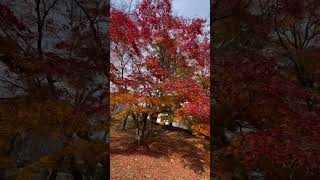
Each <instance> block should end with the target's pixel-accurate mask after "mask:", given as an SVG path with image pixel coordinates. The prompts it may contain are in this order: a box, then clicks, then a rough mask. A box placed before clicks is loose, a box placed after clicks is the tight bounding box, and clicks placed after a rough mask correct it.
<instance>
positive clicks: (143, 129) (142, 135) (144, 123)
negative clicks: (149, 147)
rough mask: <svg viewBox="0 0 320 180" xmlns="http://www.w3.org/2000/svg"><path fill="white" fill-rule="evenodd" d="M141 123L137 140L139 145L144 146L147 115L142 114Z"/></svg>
mask: <svg viewBox="0 0 320 180" xmlns="http://www.w3.org/2000/svg"><path fill="white" fill-rule="evenodd" d="M142 122H143V126H142V129H141V135H140V139H139V145H144V144H145V139H146V129H147V122H148V114H145V113H144V114H142Z"/></svg>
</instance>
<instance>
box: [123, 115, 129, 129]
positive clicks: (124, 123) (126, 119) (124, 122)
mask: <svg viewBox="0 0 320 180" xmlns="http://www.w3.org/2000/svg"><path fill="white" fill-rule="evenodd" d="M128 116H129V115H126V117H125V118H124V120H123V124H122V130H124V129H125V128H126V125H127V122H128Z"/></svg>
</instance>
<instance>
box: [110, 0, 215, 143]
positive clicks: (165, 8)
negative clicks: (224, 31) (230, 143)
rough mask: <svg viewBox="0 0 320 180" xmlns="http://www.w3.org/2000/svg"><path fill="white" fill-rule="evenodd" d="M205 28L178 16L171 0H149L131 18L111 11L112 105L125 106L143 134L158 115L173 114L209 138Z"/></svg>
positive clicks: (207, 51) (124, 110)
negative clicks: (113, 89) (113, 88)
mask: <svg viewBox="0 0 320 180" xmlns="http://www.w3.org/2000/svg"><path fill="white" fill-rule="evenodd" d="M204 27H205V20H203V19H186V18H183V17H178V16H174V15H173V14H172V3H171V1H169V0H164V1H163V0H152V1H148V0H144V1H142V2H141V3H140V4H138V6H137V10H136V11H135V12H132V13H130V14H128V13H126V12H124V11H123V10H119V9H116V8H112V9H111V29H110V32H111V63H112V66H113V68H112V69H111V78H112V79H111V81H112V84H113V86H114V87H115V91H114V92H112V94H111V107H112V105H115V106H117V105H122V107H125V108H124V109H122V110H121V111H120V112H118V113H117V114H118V115H119V113H120V114H121V115H123V117H125V116H128V115H129V116H132V117H133V118H134V119H135V121H136V122H137V123H138V125H139V122H140V126H142V133H143V132H144V131H148V130H147V128H144V127H145V126H147V124H153V123H155V120H156V118H157V116H158V114H160V113H168V114H173V115H174V116H175V119H176V121H185V122H187V123H189V124H190V125H191V126H192V127H193V128H192V129H193V131H194V133H196V134H197V133H198V134H199V135H200V134H202V135H205V136H209V135H210V133H209V131H210V130H209V125H210V123H209V114H210V108H209V106H210V99H209V34H208V32H207V31H206V30H205V29H204ZM148 117H150V119H149V118H148ZM123 119H124V118H123ZM138 128H139V127H138ZM143 136H144V135H143V134H141V135H140V139H143V138H145V137H143Z"/></svg>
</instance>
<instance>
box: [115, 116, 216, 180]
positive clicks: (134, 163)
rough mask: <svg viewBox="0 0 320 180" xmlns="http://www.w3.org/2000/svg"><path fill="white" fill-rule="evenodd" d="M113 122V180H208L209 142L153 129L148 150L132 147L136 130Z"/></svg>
mask: <svg viewBox="0 0 320 180" xmlns="http://www.w3.org/2000/svg"><path fill="white" fill-rule="evenodd" d="M121 126H122V125H121V122H119V121H115V120H114V121H112V123H111V128H110V130H111V137H110V153H111V155H110V158H111V159H110V160H111V161H110V165H111V167H110V175H111V179H114V180H117V179H119V180H129V179H134V180H140V179H141V180H147V179H148V180H149V179H150V180H151V179H152V180H158V179H159V180H180V179H181V180H188V179H190V180H197V179H199V180H209V179H210V170H209V169H210V166H209V163H210V153H209V152H210V150H209V149H210V142H209V140H206V139H201V138H196V137H194V136H193V135H191V134H190V133H188V132H184V131H179V130H170V129H169V130H167V129H165V128H163V127H161V126H158V125H157V127H156V130H155V133H156V135H155V136H154V137H152V138H150V140H149V142H148V145H147V146H138V145H137V144H136V143H135V138H134V137H135V130H134V128H133V127H127V129H126V130H121Z"/></svg>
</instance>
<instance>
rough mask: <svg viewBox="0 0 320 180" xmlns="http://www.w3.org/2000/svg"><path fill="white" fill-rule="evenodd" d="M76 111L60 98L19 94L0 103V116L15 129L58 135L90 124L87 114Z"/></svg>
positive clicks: (81, 128)
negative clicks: (41, 97) (19, 96)
mask: <svg viewBox="0 0 320 180" xmlns="http://www.w3.org/2000/svg"><path fill="white" fill-rule="evenodd" d="M75 111H77V110H76V108H74V107H72V106H71V105H69V104H68V103H66V102H63V101H58V100H50V99H37V98H35V97H34V98H27V97H21V98H17V99H10V100H8V101H7V102H3V103H1V104H0V114H1V117H0V119H1V121H2V122H3V123H4V124H7V125H8V128H9V129H11V130H12V131H15V132H20V131H24V130H32V131H33V132H35V133H36V132H39V133H48V132H53V133H55V134H56V135H60V134H63V133H65V132H68V131H75V130H83V129H86V128H89V126H88V122H87V120H86V118H87V117H86V115H85V114H84V113H81V112H77V113H74V112H75ZM62 127H63V128H62ZM12 128H14V129H12ZM62 131H63V132H62Z"/></svg>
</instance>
